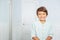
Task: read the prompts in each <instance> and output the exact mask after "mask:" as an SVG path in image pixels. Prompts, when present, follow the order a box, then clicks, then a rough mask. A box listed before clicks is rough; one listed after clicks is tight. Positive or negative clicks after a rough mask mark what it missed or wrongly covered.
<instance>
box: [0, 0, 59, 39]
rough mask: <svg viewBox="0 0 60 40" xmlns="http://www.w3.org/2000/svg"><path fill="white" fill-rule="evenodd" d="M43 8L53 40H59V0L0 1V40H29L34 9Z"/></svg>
mask: <svg viewBox="0 0 60 40" xmlns="http://www.w3.org/2000/svg"><path fill="white" fill-rule="evenodd" d="M40 6H45V7H46V8H47V10H48V18H47V20H48V21H50V22H51V23H52V25H53V28H54V29H53V31H54V38H53V40H60V0H0V40H31V27H32V23H33V22H35V21H37V20H38V19H37V16H36V9H37V8H38V7H40Z"/></svg>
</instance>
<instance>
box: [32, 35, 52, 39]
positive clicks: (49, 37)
mask: <svg viewBox="0 0 60 40" xmlns="http://www.w3.org/2000/svg"><path fill="white" fill-rule="evenodd" d="M32 39H33V40H40V39H39V38H38V37H32ZM51 39H52V37H51V36H48V37H47V38H46V40H51Z"/></svg>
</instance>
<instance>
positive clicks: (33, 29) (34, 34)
mask: <svg viewBox="0 0 60 40" xmlns="http://www.w3.org/2000/svg"><path fill="white" fill-rule="evenodd" d="M35 30H36V28H35V24H32V29H31V38H32V37H35V36H36V32H35Z"/></svg>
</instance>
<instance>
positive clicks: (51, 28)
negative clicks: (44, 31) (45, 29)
mask: <svg viewBox="0 0 60 40" xmlns="http://www.w3.org/2000/svg"><path fill="white" fill-rule="evenodd" d="M52 38H53V27H52V26H51V27H50V30H49V33H48V36H47V38H46V40H52Z"/></svg>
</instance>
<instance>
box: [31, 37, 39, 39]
mask: <svg viewBox="0 0 60 40" xmlns="http://www.w3.org/2000/svg"><path fill="white" fill-rule="evenodd" d="M32 39H33V40H40V39H39V38H38V37H33V38H32Z"/></svg>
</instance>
